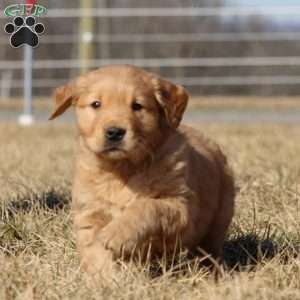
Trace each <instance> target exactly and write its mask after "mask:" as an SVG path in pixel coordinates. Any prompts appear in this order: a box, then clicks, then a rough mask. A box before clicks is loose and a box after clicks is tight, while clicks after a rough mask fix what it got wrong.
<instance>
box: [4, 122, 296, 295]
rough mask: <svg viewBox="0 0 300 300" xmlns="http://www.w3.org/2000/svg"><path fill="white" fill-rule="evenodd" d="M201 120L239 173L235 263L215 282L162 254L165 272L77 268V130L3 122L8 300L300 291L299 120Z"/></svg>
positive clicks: (229, 259)
mask: <svg viewBox="0 0 300 300" xmlns="http://www.w3.org/2000/svg"><path fill="white" fill-rule="evenodd" d="M198 127H199V128H201V130H203V131H204V132H206V134H207V135H209V136H212V137H214V138H215V139H216V140H217V141H218V142H219V143H220V144H221V145H222V146H223V148H224V149H225V151H226V152H227V153H228V156H229V158H230V162H231V164H232V165H233V168H234V171H235V174H236V178H237V192H238V193H237V199H236V203H237V205H236V215H235V218H234V222H233V224H232V227H231V230H230V234H229V236H228V241H227V243H226V245H225V260H226V263H227V265H228V268H227V269H226V270H225V271H224V272H223V275H222V276H221V278H220V279H219V281H218V282H215V281H214V278H213V276H211V275H210V274H209V273H207V272H206V271H205V270H204V269H201V268H199V267H198V266H197V264H196V262H195V260H194V261H193V260H191V261H188V260H187V259H184V258H183V259H182V263H184V264H185V266H182V267H181V268H177V267H173V269H166V268H165V265H164V262H163V261H162V262H161V264H162V268H161V272H162V274H161V275H158V273H155V272H154V271H153V268H154V266H150V265H146V266H145V265H144V266H143V265H137V266H134V265H127V266H123V269H122V271H121V272H120V274H119V278H118V280H117V282H116V283H114V284H112V285H110V286H105V285H103V284H102V283H101V282H100V281H97V282H95V281H93V280H92V278H90V277H89V276H87V275H85V274H83V273H81V272H80V271H79V269H78V268H79V262H78V256H77V252H76V249H75V244H74V236H73V233H72V227H71V224H72V222H71V219H70V210H69V201H70V183H71V178H72V175H71V174H72V166H73V158H74V151H75V137H76V133H75V131H74V129H73V128H72V127H70V126H68V125H59V126H58V127H54V126H53V127H50V126H47V127H46V126H42V125H41V126H36V127H34V128H18V127H17V126H15V125H4V124H1V125H0V140H1V152H0V187H1V193H0V204H1V205H0V213H1V220H0V268H1V275H0V299H62V298H63V299H212V300H218V299H220V300H221V299H222V300H227V299H228V300H229V299H230V300H232V299H243V300H244V299H272V300H277V299H291V300H294V299H300V280H299V278H300V258H299V250H300V244H299V242H300V215H299V213H300V202H299V200H300V197H299V190H298V188H299V183H300V176H299V166H300V155H299V153H300V139H299V136H300V126H285V125H263V126H259V125H247V126H239V125H223V124H219V125H211V124H205V125H198ZM176 268H177V271H176V270H175V269H176ZM178 269H181V270H178ZM154 275H156V276H154Z"/></svg>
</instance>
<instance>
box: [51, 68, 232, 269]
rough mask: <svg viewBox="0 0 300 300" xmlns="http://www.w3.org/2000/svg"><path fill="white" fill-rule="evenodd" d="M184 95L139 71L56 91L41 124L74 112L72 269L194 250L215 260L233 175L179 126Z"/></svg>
mask: <svg viewBox="0 0 300 300" xmlns="http://www.w3.org/2000/svg"><path fill="white" fill-rule="evenodd" d="M187 102H188V94H187V92H186V90H185V89H184V88H183V87H181V86H178V85H175V84H173V83H171V82H169V81H167V80H164V79H162V78H159V77H158V76H156V75H154V74H152V73H149V72H146V71H144V70H142V69H139V68H136V67H133V66H128V65H115V66H108V67H104V68H101V69H99V70H96V71H93V72H90V73H88V74H86V75H83V76H81V77H79V78H78V79H77V80H74V81H73V82H71V83H69V84H68V85H65V86H63V87H60V88H58V89H57V90H56V95H55V109H54V112H53V114H52V115H51V117H50V119H54V118H56V117H57V116H59V115H61V114H62V113H63V112H64V111H65V110H66V109H67V108H68V107H70V106H71V105H73V106H74V107H75V112H76V117H77V124H78V129H79V153H78V159H77V164H76V171H75V178H74V183H73V193H72V198H73V200H72V201H73V213H74V224H75V230H76V236H77V245H78V248H79V251H80V254H81V258H82V265H83V266H84V268H85V269H86V270H87V271H89V272H92V273H93V272H102V273H103V274H107V273H108V272H110V271H113V267H114V261H115V260H116V259H118V258H120V257H121V256H122V255H125V256H126V255H131V254H132V252H133V251H134V250H138V249H141V248H142V247H145V245H146V246H147V244H150V243H151V252H153V253H162V252H163V251H165V250H166V251H171V252H172V251H174V248H176V245H177V244H178V241H179V243H180V245H181V246H182V247H184V248H188V249H194V248H195V247H201V248H202V249H203V250H204V251H205V252H207V253H209V254H210V255H211V256H212V257H213V258H215V259H221V258H222V248H223V242H224V238H225V235H226V232H227V229H228V226H229V224H230V222H231V219H232V216H233V209H234V184H233V177H232V174H231V172H230V169H229V168H228V165H227V162H226V158H225V157H224V155H223V154H222V152H221V150H220V149H219V147H218V146H217V145H216V144H215V143H213V142H211V141H210V140H208V139H206V138H205V137H203V136H202V135H201V134H200V133H199V132H198V131H196V130H194V129H192V128H189V127H186V126H180V127H179V123H180V121H181V119H182V115H183V113H184V110H185V108H186V105H187Z"/></svg>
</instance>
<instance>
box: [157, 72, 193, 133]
mask: <svg viewBox="0 0 300 300" xmlns="http://www.w3.org/2000/svg"><path fill="white" fill-rule="evenodd" d="M152 82H153V85H154V91H155V97H156V100H157V102H158V103H159V105H160V106H161V107H162V108H163V110H164V113H165V116H166V119H167V121H168V123H169V124H170V126H171V127H173V128H177V127H178V126H179V123H180V121H181V119H182V116H183V113H184V111H185V109H186V106H187V103H188V98H189V95H188V93H187V91H186V90H185V88H184V87H182V86H180V85H176V84H174V83H172V82H170V81H167V80H165V79H161V78H153V79H152Z"/></svg>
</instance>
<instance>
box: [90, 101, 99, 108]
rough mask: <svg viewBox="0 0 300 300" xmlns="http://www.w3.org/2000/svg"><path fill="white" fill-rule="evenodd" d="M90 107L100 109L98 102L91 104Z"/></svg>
mask: <svg viewBox="0 0 300 300" xmlns="http://www.w3.org/2000/svg"><path fill="white" fill-rule="evenodd" d="M91 107H92V108H94V109H97V108H99V107H101V102H100V101H94V102H93V103H91Z"/></svg>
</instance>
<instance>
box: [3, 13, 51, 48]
mask: <svg viewBox="0 0 300 300" xmlns="http://www.w3.org/2000/svg"><path fill="white" fill-rule="evenodd" d="M4 30H5V32H6V33H7V34H10V35H11V37H10V44H11V45H12V47H14V48H18V47H21V46H23V45H29V46H31V47H33V48H34V47H37V46H38V45H39V35H41V34H43V33H44V31H45V26H44V25H43V24H42V23H36V20H35V18H34V17H32V16H29V17H27V18H23V17H20V16H18V17H15V18H14V20H13V22H12V23H8V24H6V25H5V28H4Z"/></svg>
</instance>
